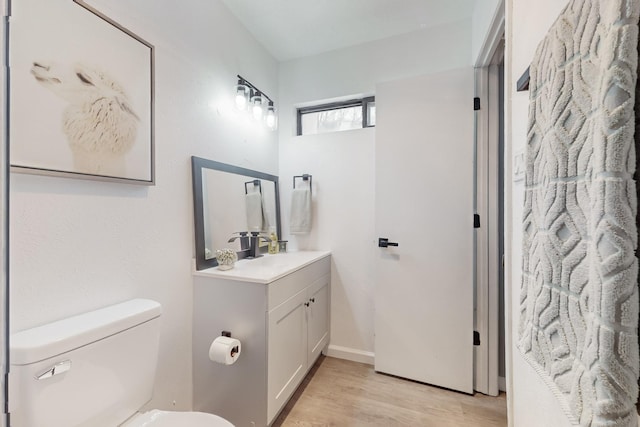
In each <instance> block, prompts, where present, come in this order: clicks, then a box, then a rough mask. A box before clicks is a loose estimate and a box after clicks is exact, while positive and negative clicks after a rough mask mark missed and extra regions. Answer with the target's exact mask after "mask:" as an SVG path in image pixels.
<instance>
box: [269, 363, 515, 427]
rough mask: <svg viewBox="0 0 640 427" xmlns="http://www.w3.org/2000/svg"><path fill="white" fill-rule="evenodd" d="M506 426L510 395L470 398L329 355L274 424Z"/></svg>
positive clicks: (317, 426) (294, 426) (292, 426)
mask: <svg viewBox="0 0 640 427" xmlns="http://www.w3.org/2000/svg"><path fill="white" fill-rule="evenodd" d="M506 425H507V407H506V399H505V395H504V393H503V394H501V395H500V396H499V397H489V396H484V395H482V394H479V393H476V395H475V396H469V395H466V394H463V393H457V392H454V391H450V390H445V389H441V388H438V387H432V386H428V385H424V384H420V383H416V382H412V381H407V380H403V379H400V378H396V377H392V376H389V375H383V374H378V373H376V372H374V370H373V367H372V366H370V365H365V364H362V363H356V362H350V361H346V360H341V359H335V358H332V357H324V356H320V360H319V361H318V363H316V365H315V366H314V368H313V369H312V370H311V373H310V374H309V375H308V376H307V378H306V379H305V381H304V383H303V384H302V385H301V386H300V388H299V389H298V391H297V392H296V394H295V395H294V396H293V397H292V399H291V400H290V401H289V403H288V404H287V405H286V406H285V408H284V409H283V411H282V413H281V414H280V416H279V417H278V418H277V419H276V421H275V422H274V423H273V427H303V426H309V427H321V426H337V427H350V426H384V427H391V426H412V427H413V426H415V427H430V426H434V427H440V426H442V427H453V426H464V427H480V426H483V427H484V426H487V427H494V426H495V427H497V426H501V427H502V426H506Z"/></svg>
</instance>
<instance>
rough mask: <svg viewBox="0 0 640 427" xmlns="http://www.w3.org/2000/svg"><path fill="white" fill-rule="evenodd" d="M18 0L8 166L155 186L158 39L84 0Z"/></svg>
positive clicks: (13, 22) (11, 36)
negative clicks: (153, 42) (141, 34)
mask: <svg viewBox="0 0 640 427" xmlns="http://www.w3.org/2000/svg"><path fill="white" fill-rule="evenodd" d="M11 3H12V4H11V8H12V16H11V26H10V32H9V48H10V57H9V63H10V79H9V81H10V83H9V91H10V92H9V109H10V112H9V141H10V164H11V171H12V172H19V173H29V174H41V175H54V176H64V177H75V178H82V179H94V180H106V181H118V182H126V183H133V184H142V185H154V183H155V170H154V169H155V165H154V164H155V159H154V47H153V45H151V44H150V43H148V42H147V41H145V40H144V39H142V38H141V37H139V36H137V35H136V34H134V33H132V32H131V31H129V30H127V29H126V28H124V27H122V26H121V25H119V24H118V23H116V22H114V21H113V20H111V19H110V18H108V17H107V16H105V15H104V14H102V13H100V12H99V11H98V10H96V9H95V8H93V7H92V6H90V5H89V4H87V3H86V2H85V1H83V0H73V1H71V0H13V1H12V2H11Z"/></svg>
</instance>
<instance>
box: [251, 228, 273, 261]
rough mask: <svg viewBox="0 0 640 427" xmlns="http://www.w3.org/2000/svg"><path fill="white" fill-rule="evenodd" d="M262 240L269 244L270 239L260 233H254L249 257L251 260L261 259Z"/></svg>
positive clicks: (252, 233)
mask: <svg viewBox="0 0 640 427" xmlns="http://www.w3.org/2000/svg"><path fill="white" fill-rule="evenodd" d="M260 240H262V241H265V242H267V243H268V242H269V239H267V238H266V237H264V236H262V235H260V232H259V231H252V232H251V238H250V239H249V254H248V255H247V256H248V257H249V258H258V257H261V256H262V254H261V253H260Z"/></svg>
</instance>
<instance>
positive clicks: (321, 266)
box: [267, 256, 331, 311]
mask: <svg viewBox="0 0 640 427" xmlns="http://www.w3.org/2000/svg"><path fill="white" fill-rule="evenodd" d="M330 273H331V257H329V256H327V257H325V258H322V259H319V260H318V261H316V262H314V263H312V264H309V265H307V266H306V267H303V268H301V269H300V270H298V271H294V272H293V273H291V274H289V275H287V276H284V277H282V278H280V279H278V280H276V281H275V282H272V283H270V284H268V285H267V287H268V289H267V295H268V296H267V299H268V301H267V310H268V311H270V310H272V309H274V308H276V307H277V306H278V305H280V304H282V303H283V302H285V301H286V300H287V299H289V298H291V297H292V296H293V295H295V294H297V293H298V292H300V291H301V290H303V289H304V288H306V287H307V286H309V285H310V284H311V283H313V282H314V281H315V280H317V279H319V278H321V277H322V276H325V275H327V274H330Z"/></svg>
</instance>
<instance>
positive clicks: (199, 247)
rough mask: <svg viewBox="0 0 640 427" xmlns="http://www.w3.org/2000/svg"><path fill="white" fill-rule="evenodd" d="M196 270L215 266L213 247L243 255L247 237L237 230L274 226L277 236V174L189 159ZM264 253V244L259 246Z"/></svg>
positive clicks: (245, 249)
mask: <svg viewBox="0 0 640 427" xmlns="http://www.w3.org/2000/svg"><path fill="white" fill-rule="evenodd" d="M191 165H192V176H193V200H194V224H195V243H196V269H197V270H202V269H205V268H210V267H215V266H217V265H218V262H217V260H216V259H215V251H216V249H222V248H232V249H235V250H236V251H237V252H238V258H244V257H246V253H247V252H248V251H247V249H248V239H242V238H237V239H235V240H234V241H233V242H229V239H230V238H232V237H235V236H238V234H234V233H239V232H245V231H259V232H261V233H262V234H265V235H266V234H268V232H269V231H270V230H271V229H273V230H275V231H276V233H277V234H278V236H280V201H279V196H278V177H277V176H274V175H269V174H266V173H263V172H258V171H254V170H250V169H245V168H240V167H237V166H233V165H228V164H225V163H220V162H215V161H213V160H207V159H202V158H199V157H192V158H191ZM260 251H261V252H266V245H263V247H261V248H260Z"/></svg>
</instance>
